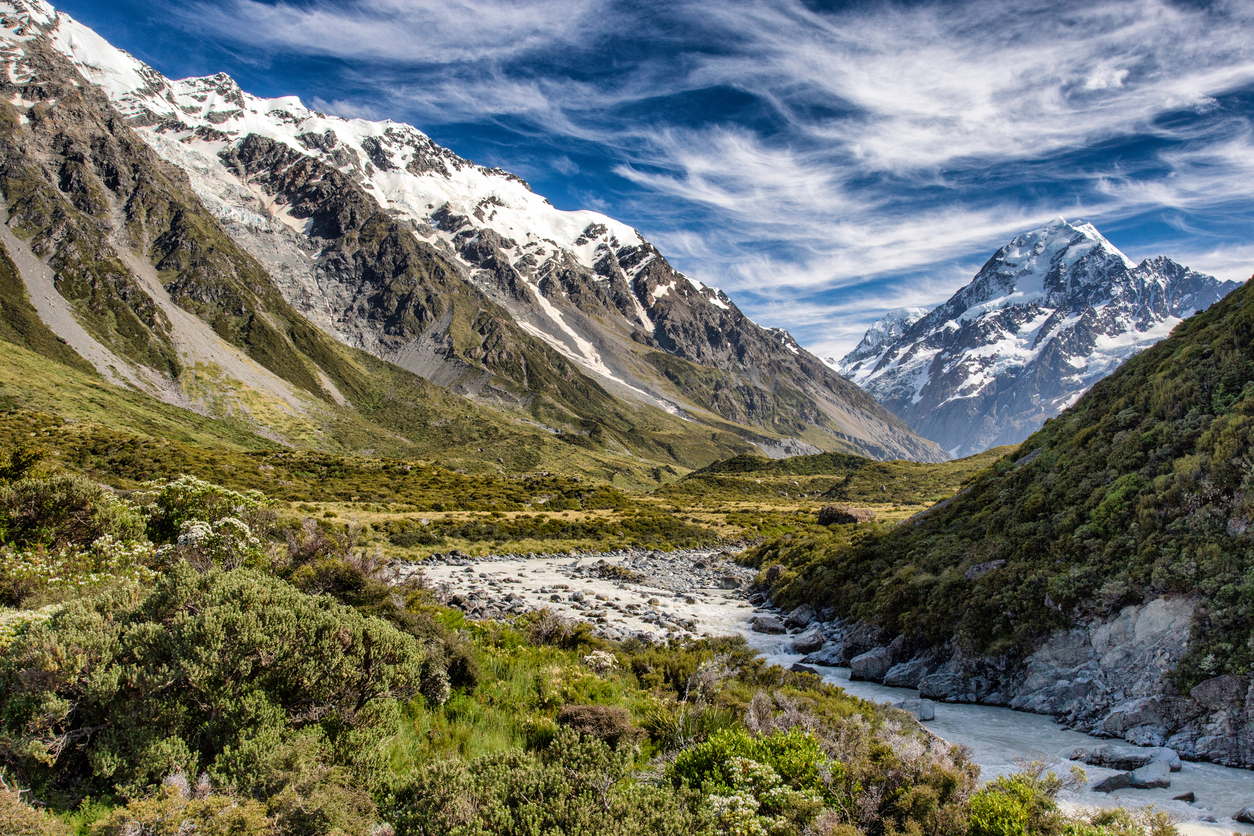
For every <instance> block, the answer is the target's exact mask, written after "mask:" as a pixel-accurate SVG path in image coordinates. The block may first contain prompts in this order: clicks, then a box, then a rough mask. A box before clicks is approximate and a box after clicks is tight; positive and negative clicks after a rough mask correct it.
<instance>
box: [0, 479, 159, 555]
mask: <svg viewBox="0 0 1254 836" xmlns="http://www.w3.org/2000/svg"><path fill="white" fill-rule="evenodd" d="M143 525H144V523H143V518H142V517H141V516H140V515H139V513H138V512H137V511H136V510H135V508H133V507H132V506H131V505H130V504H128V503H127V502H125V501H123V500H121V499H118V498H117V497H116V496H114V495H113V492H112V491H110V490H108V489H107V488H105V487H104V486H103V485H101V484H99V483H97V482H93V481H92V480H90V479H87V478H84V477H82V476H75V475H70V474H61V475H57V476H51V477H49V478H46V479H20V480H18V481H16V482H14V483H12V484H9V485H0V543H5V544H9V545H13V546H19V547H36V546H43V547H45V548H48V549H56V548H61V547H63V546H77V547H86V546H90V545H91V544H92V543H94V542H95V541H96V540H98V539H100V538H101V537H103V536H104V535H106V534H108V535H111V536H113V537H115V538H117V539H118V540H134V539H137V538H139V537H140V536H141V535H142V534H143V530H144V528H143Z"/></svg>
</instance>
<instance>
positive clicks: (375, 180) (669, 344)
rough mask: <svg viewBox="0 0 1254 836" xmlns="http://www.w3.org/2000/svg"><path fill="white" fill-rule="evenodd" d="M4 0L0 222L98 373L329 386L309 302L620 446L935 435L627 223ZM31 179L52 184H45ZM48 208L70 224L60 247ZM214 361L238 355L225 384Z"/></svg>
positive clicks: (723, 447) (361, 339)
mask: <svg viewBox="0 0 1254 836" xmlns="http://www.w3.org/2000/svg"><path fill="white" fill-rule="evenodd" d="M0 10H2V11H3V13H4V27H3V29H2V30H0V50H2V55H3V58H4V60H5V62H6V64H7V68H8V75H7V76H6V77H5V78H4V79H3V80H0V87H3V88H4V90H3V98H4V101H3V102H0V110H3V111H4V112H5V114H7V115H6V116H5V117H4V118H6V119H7V128H6V130H7V131H8V133H9V137H8V143H7V152H4V153H5V158H4V159H0V167H4V168H7V170H8V171H9V172H10V175H9V177H8V182H9V186H8V187H7V188H6V190H5V198H6V201H7V203H8V209H9V221H8V223H9V226H10V227H11V228H13V229H14V230H15V231H17V232H18V236H17V238H19V239H21V242H33V245H34V246H33V250H32V252H31V253H30V254H29V255H30V256H31V258H33V259H35V260H37V261H39V262H42V263H43V264H45V265H46V266H47V267H48V268H49V269H50V270H51V271H52V273H53V274H54V278H53V283H54V284H55V286H56V289H57V292H58V293H60V294H61V295H62V296H63V297H64V299H65V301H66V303H67V306H68V309H69V312H70V320H72V322H71V321H70V320H67V323H69V324H67V325H66V327H67V328H68V327H71V326H72V325H73V323H78V325H81V326H82V327H85V328H86V329H87V331H88V332H90V335H91V337H92V340H93V341H94V343H96V344H97V345H98V347H102V348H103V349H104V350H105V352H106V353H104V354H101V353H100V352H99V351H96V349H95V348H93V349H91V350H92V351H95V352H96V355H95V356H96V360H97V361H98V362H96V366H97V368H98V369H100V370H102V373H103V374H105V375H106V376H108V377H112V378H114V379H119V380H125V381H126V382H128V383H129V384H130V385H136V386H143V387H144V388H145V391H149V392H151V393H153V394H156V395H157V396H159V397H163V398H167V399H171V400H174V401H178V402H180V403H182V404H184V405H189V406H192V407H193V408H198V409H204V408H208V407H207V403H208V402H209V401H213V402H214V403H217V404H218V405H219V406H221V404H222V402H223V399H224V398H225V399H226V400H227V401H231V402H232V403H234V406H232V407H231V409H234V410H235V414H241V415H244V414H247V415H249V416H250V417H256V416H257V415H259V414H260V413H259V412H257V411H255V410H254V411H249V410H246V409H245V408H244V406H243V404H242V402H240V398H238V397H236V396H234V395H229V394H224V392H225V390H230V391H232V392H236V393H238V392H239V391H241V390H242V389H253V390H256V389H262V390H267V391H268V392H269V393H270V394H271V395H273V396H274V397H275V398H278V400H280V401H284V402H285V403H287V407H285V408H289V409H297V407H296V406H295V402H296V401H299V400H300V399H301V398H303V397H304V394H301V393H306V394H308V393H313V394H314V395H316V397H317V398H318V399H320V400H323V401H328V400H329V401H330V402H334V403H340V402H341V401H343V402H344V403H341V404H340V405H341V406H343V405H344V404H346V403H348V402H349V401H352V399H351V398H347V396H346V395H345V393H344V392H342V391H340V390H339V389H337V384H336V383H335V378H336V375H335V374H329V371H328V369H327V368H326V365H325V363H324V361H323V360H320V359H319V356H320V355H319V351H320V350H321V349H318V350H315V349H313V348H311V347H310V346H311V345H312V343H318V345H321V342H320V341H319V339H318V338H315V337H309V339H308V340H306V342H307V343H309V345H303V347H302V345H298V343H300V340H299V339H297V338H295V337H294V336H293V333H294V332H299V333H302V334H303V333H304V331H303V330H302V329H303V328H304V324H303V323H312V324H313V325H314V326H316V328H317V329H318V330H319V331H321V332H322V333H324V334H326V335H329V336H330V337H332V338H334V340H335V341H337V342H338V343H339V344H341V345H344V346H347V347H351V348H353V349H358V350H361V351H364V352H367V353H369V354H370V355H372V356H374V357H376V358H379V359H381V360H384V361H386V362H387V363H389V364H391V366H394V367H399V369H403V370H405V371H407V372H410V373H413V374H415V375H418V376H421V377H422V378H425V379H426V380H428V381H431V382H433V383H436V384H438V385H439V386H441V387H444V388H445V389H448V390H449V391H451V392H454V393H457V394H459V395H463V396H465V397H468V398H470V399H472V400H473V401H474V402H476V403H478V404H481V405H487V406H490V407H492V408H494V409H500V410H504V411H506V412H509V413H510V414H515V415H521V416H524V417H525V418H526V420H530V421H534V422H535V423H536V424H538V425H539V426H540V427H542V428H546V429H547V430H550V431H560V432H564V433H568V434H569V433H575V434H579V435H582V436H584V437H585V438H587V439H588V443H590V444H593V445H596V446H598V447H600V448H603V449H606V450H608V451H611V452H615V453H620V454H625V455H637V454H641V453H642V452H646V451H648V450H651V451H654V452H652V453H649V455H650V456H653V455H654V454H655V453H656V452H657V451H658V450H665V449H667V447H668V445H669V449H670V452H669V453H665V454H664V456H663V457H664V458H669V459H672V460H675V461H679V462H681V463H685V464H690V465H697V464H701V463H706V462H705V461H702V459H705V460H709V458H710V456H712V455H714V454H715V452H716V451H715V449H714V448H715V447H717V448H718V450H717V453H719V454H728V453H732V452H735V451H736V448H737V447H745V446H746V445H752V447H749V448H748V449H753V448H756V449H757V450H759V451H762V452H765V453H767V454H770V455H786V454H793V453H813V452H817V451H819V450H837V451H844V452H851V453H858V454H861V455H866V456H870V457H874V458H910V459H919V460H929V461H935V460H943V459H944V458H945V454H944V452H943V451H942V450H941V449H940V448H939V447H938V446H936V445H935V444H933V443H931V442H928V441H925V440H923V439H922V438H920V437H919V436H918V435H917V434H915V433H914V432H912V431H911V430H910V429H909V427H908V426H907V425H906V424H905V422H904V421H902V420H901V419H899V418H897V417H896V416H894V415H893V414H891V413H890V412H888V411H887V410H885V409H884V408H883V407H881V406H880V405H879V404H878V403H876V402H875V401H874V399H872V398H871V397H870V396H868V395H867V394H866V393H865V392H864V391H863V390H862V389H860V388H859V387H857V386H856V385H854V384H852V383H850V382H849V381H847V380H846V379H844V378H843V377H842V376H840V375H839V374H837V373H835V372H834V371H832V370H831V369H830V368H828V367H826V366H825V365H824V364H823V363H822V362H821V361H820V360H819V359H818V358H816V357H814V356H813V355H811V354H810V353H808V352H807V351H805V350H804V349H802V348H801V347H800V346H799V345H797V343H796V341H795V340H793V339H792V337H791V336H790V335H789V334H788V333H787V332H784V331H780V330H775V329H767V328H763V327H760V326H758V325H757V324H756V323H754V322H752V321H751V320H750V319H748V318H747V317H746V316H744V314H742V313H741V312H740V310H739V309H738V308H737V307H736V305H735V304H734V303H733V302H732V300H731V299H729V298H728V297H727V296H726V295H725V294H723V293H722V292H720V291H717V290H715V289H713V288H709V287H705V286H703V285H702V284H700V283H699V282H696V281H693V280H691V279H689V278H687V277H685V276H684V275H682V274H680V273H678V272H677V271H676V270H674V269H673V268H672V267H671V266H670V265H669V264H668V263H667V261H666V259H665V258H664V257H663V256H662V255H661V253H659V252H658V251H657V249H656V248H655V247H653V245H651V244H650V243H649V242H648V241H646V240H645V239H644V238H643V237H642V236H641V235H640V234H639V233H637V232H636V231H635V230H634V229H632V228H631V227H629V226H627V225H625V224H622V223H620V222H618V221H615V220H613V219H612V218H608V217H606V216H604V215H600V214H597V213H595V212H585V211H576V212H567V211H559V210H557V209H555V208H554V207H553V206H552V205H550V204H549V202H548V201H547V200H545V199H544V198H543V197H541V196H540V195H537V194H535V193H534V192H533V191H532V190H531V188H530V187H529V185H528V184H527V183H526V182H524V181H523V180H522V179H521V178H519V177H517V176H515V175H513V174H510V173H509V172H506V171H503V170H501V169H497V168H484V167H482V166H477V165H474V164H473V163H471V162H470V161H468V160H465V159H463V158H461V157H459V156H457V155H456V154H454V153H453V152H452V151H449V150H448V149H445V148H442V147H440V146H439V145H437V144H436V143H434V142H433V141H432V140H431V139H430V138H429V137H427V136H426V135H424V134H423V133H421V132H420V131H418V130H416V129H415V128H412V127H410V126H408V125H403V124H399V123H395V122H390V121H386V122H370V121H365V120H360V119H353V120H348V119H342V118H338V117H334V116H328V115H325V114H322V113H317V112H315V111H312V110H310V109H308V108H306V107H305V106H304V105H302V104H301V102H300V101H299V100H298V99H296V98H295V97H287V98H279V99H260V98H256V97H254V96H251V95H249V94H247V93H245V92H244V91H242V90H241V89H240V88H239V86H238V85H237V84H236V83H235V82H234V81H233V80H232V79H231V78H229V77H228V76H226V75H223V74H219V75H216V76H212V77H209V78H193V79H184V80H179V81H174V80H170V79H167V78H165V77H164V76H162V75H161V74H160V73H159V72H157V71H156V70H154V69H153V68H151V67H149V66H147V65H146V64H144V63H143V62H141V61H138V60H136V59H135V58H133V57H131V56H130V55H128V54H127V53H125V52H123V51H121V50H119V49H116V48H115V47H113V46H111V45H110V44H109V43H108V42H106V41H105V40H104V39H102V38H101V37H100V36H99V35H97V34H96V33H95V32H93V31H92V30H90V29H88V28H87V27H85V26H83V25H81V24H79V23H78V22H76V21H74V20H73V19H72V18H70V17H68V16H67V15H64V14H58V13H57V12H56V11H55V10H54V9H53V8H52V7H51V6H49V5H48V4H46V3H44V2H41V1H40V0H7V2H2V3H0ZM84 82H87V83H84ZM54 103H55V106H54ZM152 152H155V154H153V153H152ZM32 178H33V179H32ZM19 181H20V183H25V184H30V183H34V182H38V183H40V184H42V185H40V187H39V192H40V196H39V198H38V200H36V201H35V203H36V204H38V205H31V204H30V203H29V201H27V202H25V203H24V202H23V199H24V193H23V191H22V188H20V185H19ZM66 206H68V207H71V208H72V211H71V209H67V208H65V207H66ZM58 213H60V214H62V215H64V216H65V217H66V218H70V219H72V220H73V222H74V224H75V225H76V229H78V230H79V232H78V233H77V234H79V235H80V238H81V242H80V245H75V246H74V247H72V248H71V249H72V250H73V252H69V251H67V250H66V243H65V242H66V239H65V237H64V236H63V235H61V234H60V233H59V232H58V231H57V228H56V224H57V223H58V221H57V217H56V216H57V214H58ZM13 246H14V247H17V248H18V249H20V248H21V246H20V244H14V245H13ZM84 253H90V254H91V258H89V259H86V260H84V259H83V258H82V257H81V256H82V255H83V254H84ZM23 257H24V256H23ZM18 261H19V266H21V263H23V262H22V259H21V258H19V259H18ZM86 262H90V264H88V263H86ZM102 264H107V269H105V268H102V267H101V268H100V269H96V268H98V267H100V265H102ZM75 327H77V326H75ZM54 330H55V329H54ZM193 332H195V335H194V336H193ZM61 336H63V337H64V335H61ZM302 339H303V338H302ZM215 340H218V341H225V343H226V344H227V345H229V346H231V347H232V350H234V351H235V352H236V353H238V352H240V351H242V352H243V353H244V354H245V355H247V358H248V359H249V360H251V361H254V363H259V364H260V366H261V367H262V369H260V370H258V369H256V368H253V367H251V366H250V367H249V368H247V369H245V368H244V366H243V365H241V364H240V362H237V360H238V358H236V359H232V356H233V355H231V350H227V349H226V348H224V347H223V346H220V345H217V343H216V342H215ZM80 342H81V341H80ZM197 347H199V348H197ZM202 349H203V350H202ZM245 365H246V364H245ZM210 366H212V367H213V368H214V369H218V370H226V374H225V378H223V382H221V384H220V385H219V384H217V383H213V382H212V381H213V380H214V377H213V375H214V374H218V372H216V371H215V372H213V373H212V374H211V373H210V372H209V371H207V369H209V367H210ZM110 369H112V370H113V371H109V370H110ZM189 375H195V376H196V380H197V383H196V385H191V384H190V383H189V379H188V376H189ZM269 375H277V376H278V377H279V378H281V379H282V380H283V381H284V382H283V383H281V384H280V383H275V382H274V381H273V380H270V379H269ZM328 378H330V379H331V381H330V383H328ZM293 386H294V387H296V389H299V390H300V392H295V393H294V392H290V391H287V388H286V387H293ZM232 398H235V400H234V401H232V400H231V399H232ZM350 407H351V408H356V409H357V410H358V411H360V409H361V406H360V405H358V404H350ZM668 413H669V416H668V415H667V414H668ZM675 420H679V422H680V424H682V425H683V426H682V427H680V425H678V424H674V423H672V422H673V421H675ZM676 427H679V428H678V429H676ZM269 430H270V431H272V432H277V433H279V434H280V435H281V434H282V433H281V431H280V430H279V429H278V428H277V426H275V422H271V426H270V427H269ZM667 437H671V440H670V441H668V440H667ZM693 445H695V446H693ZM711 445H713V447H712V446H711ZM698 448H699V449H700V450H701V452H696V451H697V450H698Z"/></svg>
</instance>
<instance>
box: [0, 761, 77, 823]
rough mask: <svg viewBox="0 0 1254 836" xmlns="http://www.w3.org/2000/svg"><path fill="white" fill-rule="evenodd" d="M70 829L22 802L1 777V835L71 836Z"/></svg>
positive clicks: (0, 776) (18, 795)
mask: <svg viewBox="0 0 1254 836" xmlns="http://www.w3.org/2000/svg"><path fill="white" fill-rule="evenodd" d="M69 832H70V831H69V828H67V827H66V826H65V825H63V824H62V823H61V822H59V821H57V820H56V819H54V818H53V817H52V816H50V815H48V814H47V813H45V812H44V811H42V810H36V809H35V808H34V807H32V806H30V805H29V804H27V803H26V802H25V801H23V800H22V798H21V796H20V794H19V793H18V792H17V790H16V789H10V788H9V786H8V785H7V783H6V782H5V780H4V776H3V775H0V833H3V834H4V836H69Z"/></svg>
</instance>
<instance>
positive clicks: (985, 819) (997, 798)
mask: <svg viewBox="0 0 1254 836" xmlns="http://www.w3.org/2000/svg"><path fill="white" fill-rule="evenodd" d="M1023 789H1024V788H1023V786H1022V785H1021V784H1017V783H1013V782H1005V785H1004V786H1000V787H999V786H993V785H990V786H988V787H985V788H984V789H983V790H981V791H980V792H978V793H976V794H975V797H973V798H972V799H971V817H970V820H969V821H970V828H971V829H970V834H971V836H1027V834H1028V821H1029V815H1028V807H1029V805H1030V803H1031V800H1032V799H1031V792H1030V790H1029V791H1028V792H1027V795H1026V797H1025V794H1024V792H1023Z"/></svg>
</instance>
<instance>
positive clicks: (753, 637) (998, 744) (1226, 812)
mask: <svg viewBox="0 0 1254 836" xmlns="http://www.w3.org/2000/svg"><path fill="white" fill-rule="evenodd" d="M746 635H747V637H748V639H749V642H750V644H752V645H753V646H754V647H756V648H758V649H759V650H760V651H762V653H763V655H765V656H766V657H767V658H768V659H769V660H770V661H772V662H773V663H775V664H779V665H783V666H784V667H787V666H789V665H791V664H793V663H794V662H797V661H799V660H800V659H801V657H800V656H798V655H795V654H791V653H788V652H786V651H787V650H788V646H789V645H788V642H787V641H785V640H784V638H783V637H780V636H765V635H762V634H760V633H746ZM814 669H815V670H817V671H819V673H820V674H821V675H822V676H823V678H824V679H825V680H826V681H828V682H831V683H832V684H834V685H838V686H840V687H841V688H844V689H845V691H846V692H848V693H849V694H851V695H853V696H856V697H861V698H862V699H865V700H870V701H872V702H877V703H898V702H901V701H903V700H907V699H918V698H919V692H918V691H915V690H913V689H909V688H888V687H885V686H883V685H877V684H876V683H874V682H853V681H850V679H849V669H848V668H825V667H821V666H817V665H816V666H814ZM923 725H925V726H926V727H927V728H928V729H930V730H931V731H932V732H934V733H935V734H937V735H939V736H940V737H942V738H944V739H945V740H947V741H949V742H950V743H958V744H962V745H964V746H966V747H968V748H969V749H970V750H971V755H972V760H974V761H975V762H976V763H978V764H979V765H980V780H981V781H989V780H992V779H993V778H996V777H998V776H999V775H1006V774H1009V773H1013V772H1016V771H1017V770H1018V769H1019V766H1018V762H1019V761H1032V760H1039V761H1043V762H1045V763H1046V764H1048V765H1049V766H1050V767H1051V768H1052V769H1054V771H1056V772H1058V773H1059V774H1060V775H1064V776H1065V775H1066V774H1067V773H1068V772H1069V771H1070V767H1071V766H1072V765H1073V764H1074V762H1073V761H1068V760H1066V759H1065V758H1066V755H1067V754H1068V753H1069V752H1070V751H1071V750H1072V749H1074V748H1075V747H1077V746H1095V745H1099V744H1101V743H1104V742H1114V743H1119V744H1122V741H1102V740H1098V739H1097V738H1094V737H1090V736H1089V735H1087V734H1082V733H1080V732H1077V731H1072V730H1070V729H1065V728H1063V727H1061V726H1059V725H1058V724H1057V723H1055V722H1054V720H1053V718H1051V717H1046V716H1043V715H1040V714H1029V713H1027V712H1023V711H1011V710H1010V709H1008V708H994V707H991V706H983V705H957V704H950V703H936V718H935V719H934V720H929V721H927V722H925V723H924V724H923ZM1076 765H1079V766H1081V767H1082V768H1083V769H1084V770H1085V772H1086V773H1088V777H1089V784H1090V786H1091V785H1092V784H1093V783H1095V782H1096V781H1100V780H1101V779H1103V778H1105V777H1106V776H1108V775H1114V774H1116V771H1115V770H1113V769H1103V768H1101V767H1096V766H1087V765H1084V764H1076ZM1189 790H1192V791H1193V793H1194V794H1195V795H1196V796H1197V801H1196V802H1194V803H1193V804H1187V803H1185V802H1183V801H1173V800H1172V798H1173V797H1174V796H1177V795H1180V794H1182V793H1185V792H1188V791H1189ZM1060 800H1062V801H1063V802H1064V803H1065V804H1067V805H1072V804H1079V805H1083V806H1086V807H1099V806H1100V807H1111V806H1124V807H1144V806H1147V805H1150V804H1153V805H1154V806H1155V807H1156V808H1158V809H1161V810H1167V811H1169V812H1170V813H1172V814H1173V815H1175V816H1177V817H1178V818H1179V819H1180V820H1181V821H1182V822H1184V824H1182V826H1181V830H1182V831H1184V832H1185V833H1189V834H1203V833H1204V834H1208V836H1209V835H1210V834H1228V833H1232V832H1233V831H1238V832H1242V833H1254V827H1251V826H1249V825H1244V824H1239V823H1237V822H1235V821H1233V820H1232V818H1231V816H1232V815H1233V814H1235V813H1236V812H1237V811H1238V810H1240V809H1241V808H1242V807H1246V806H1254V771H1251V770H1246V769H1232V768H1229V767H1225V766H1217V765H1215V764H1209V763H1189V762H1187V761H1186V762H1184V763H1183V765H1182V768H1181V770H1180V771H1179V772H1173V773H1172V774H1171V786H1170V787H1169V788H1167V789H1161V790H1134V789H1125V790H1117V791H1116V792H1112V793H1110V794H1109V795H1107V794H1105V793H1096V792H1092V791H1090V790H1087V789H1084V790H1080V791H1078V792H1064V793H1063V795H1062V796H1060ZM1206 815H1211V816H1213V817H1215V818H1216V819H1218V823H1216V824H1207V823H1204V822H1201V821H1199V819H1200V818H1201V817H1203V816H1206Z"/></svg>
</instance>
